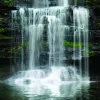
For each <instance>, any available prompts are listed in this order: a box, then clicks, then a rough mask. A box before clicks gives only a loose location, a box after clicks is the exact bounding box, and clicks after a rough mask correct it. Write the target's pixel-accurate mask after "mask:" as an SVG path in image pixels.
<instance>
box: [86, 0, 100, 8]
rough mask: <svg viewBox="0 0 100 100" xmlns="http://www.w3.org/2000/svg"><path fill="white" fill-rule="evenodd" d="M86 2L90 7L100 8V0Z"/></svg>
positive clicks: (87, 0)
mask: <svg viewBox="0 0 100 100" xmlns="http://www.w3.org/2000/svg"><path fill="white" fill-rule="evenodd" d="M85 3H86V4H87V5H89V7H91V8H92V9H93V8H100V0H85Z"/></svg>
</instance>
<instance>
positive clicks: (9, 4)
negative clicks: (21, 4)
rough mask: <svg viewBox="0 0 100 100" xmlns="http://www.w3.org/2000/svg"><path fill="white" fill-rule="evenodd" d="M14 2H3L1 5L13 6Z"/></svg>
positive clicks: (6, 0) (9, 0) (10, 0)
mask: <svg viewBox="0 0 100 100" xmlns="http://www.w3.org/2000/svg"><path fill="white" fill-rule="evenodd" d="M13 2H14V0H3V3H4V4H5V5H7V6H13Z"/></svg>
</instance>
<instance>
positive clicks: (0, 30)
mask: <svg viewBox="0 0 100 100" xmlns="http://www.w3.org/2000/svg"><path fill="white" fill-rule="evenodd" d="M3 32H5V29H4V28H0V33H3ZM0 37H1V35H0Z"/></svg>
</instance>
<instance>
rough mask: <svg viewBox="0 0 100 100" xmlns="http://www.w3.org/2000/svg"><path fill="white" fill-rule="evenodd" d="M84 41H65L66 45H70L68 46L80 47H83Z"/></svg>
mask: <svg viewBox="0 0 100 100" xmlns="http://www.w3.org/2000/svg"><path fill="white" fill-rule="evenodd" d="M82 45H83V44H82V43H79V42H77V43H74V42H69V41H66V40H65V41H64V46H68V47H76V48H79V47H82Z"/></svg>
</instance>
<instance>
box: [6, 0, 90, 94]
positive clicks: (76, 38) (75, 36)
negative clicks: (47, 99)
mask: <svg viewBox="0 0 100 100" xmlns="http://www.w3.org/2000/svg"><path fill="white" fill-rule="evenodd" d="M34 2H35V3H34V5H35V7H39V6H40V3H41V1H39V0H35V1H34ZM49 2H50V0H44V2H43V5H42V6H44V7H46V8H19V10H16V11H12V22H13V23H12V24H13V27H14V26H15V23H18V22H19V27H20V28H19V29H20V30H21V31H20V33H21V35H19V36H20V39H19V40H17V41H16V42H17V43H20V44H21V45H20V47H19V53H18V54H15V51H14V52H13V54H14V64H16V67H17V68H18V69H17V70H19V71H18V72H17V73H16V74H15V75H14V76H12V77H11V78H9V79H7V80H5V82H7V83H9V84H10V85H16V86H19V87H24V88H25V87H33V89H34V86H36V87H38V89H40V88H39V87H41V86H46V87H48V88H49V89H51V86H53V87H54V86H56V85H57V86H58V87H59V86H60V85H61V84H62V83H64V82H65V83H69V82H70V83H72V82H81V81H89V71H88V54H87V53H86V51H88V16H89V15H88V14H89V13H88V10H87V9H86V8H83V7H78V8H76V7H73V8H70V9H72V10H73V14H72V15H73V17H71V16H72V15H70V10H69V3H68V2H69V1H68V0H59V1H58V2H57V4H58V5H59V6H55V7H49V4H48V3H49ZM69 16H70V18H69ZM70 19H72V20H73V21H72V22H73V23H72V24H69V22H68V21H70ZM70 29H72V30H73V31H72V32H71V34H69V31H70ZM14 34H16V32H15V33H14ZM66 35H67V36H66ZM70 35H72V37H71V40H72V41H73V42H74V43H73V49H72V50H73V54H71V60H74V64H72V65H71V66H70V65H68V63H66V62H67V61H68V60H69V58H68V55H69V54H68V53H69V52H65V51H66V50H67V49H68V48H67V47H65V46H64V41H65V40H66V41H69V37H68V36H70ZM16 42H14V43H15V45H16V44H17V43H16ZM76 44H78V47H77V46H76ZM43 54H44V56H45V57H46V56H47V57H46V59H45V57H44V56H43ZM66 54H67V55H66ZM41 55H42V56H41ZM82 57H84V62H83V61H82ZM43 60H46V62H45V64H44V63H43V62H42V61H43ZM75 60H78V62H79V65H78V67H76V61H75ZM19 83H20V84H19ZM27 90H28V88H27ZM51 90H52V89H51ZM29 91H30V90H29ZM58 91H59V90H58ZM53 92H55V90H54V91H53ZM37 94H40V91H39V90H38V93H37Z"/></svg>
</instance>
